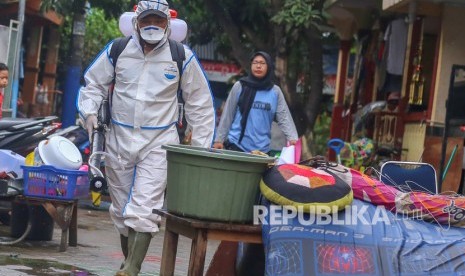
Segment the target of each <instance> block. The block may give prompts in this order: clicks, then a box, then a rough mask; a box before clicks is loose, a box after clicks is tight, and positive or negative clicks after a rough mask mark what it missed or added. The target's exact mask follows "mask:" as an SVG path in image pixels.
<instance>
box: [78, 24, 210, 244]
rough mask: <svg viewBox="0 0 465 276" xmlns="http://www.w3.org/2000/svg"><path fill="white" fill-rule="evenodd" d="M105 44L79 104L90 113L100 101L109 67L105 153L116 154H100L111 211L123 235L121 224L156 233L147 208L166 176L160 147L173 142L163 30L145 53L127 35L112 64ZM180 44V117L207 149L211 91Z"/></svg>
mask: <svg viewBox="0 0 465 276" xmlns="http://www.w3.org/2000/svg"><path fill="white" fill-rule="evenodd" d="M111 46H112V45H111V43H110V44H109V45H107V47H105V49H104V50H103V51H102V52H101V53H100V54H99V55H98V56H97V58H96V60H95V61H94V62H93V63H92V64H91V66H90V67H89V69H88V70H87V71H86V73H85V81H86V86H85V87H83V88H82V89H81V90H80V93H79V96H78V102H77V105H78V110H79V113H80V115H81V116H82V117H83V118H86V117H87V116H89V115H91V114H94V115H95V114H97V111H98V108H99V105H100V102H101V101H102V99H104V98H107V97H108V89H109V87H110V85H111V82H112V80H113V73H114V72H115V74H116V78H115V80H116V82H115V87H114V91H113V95H112V99H111V100H112V105H111V118H112V122H111V125H110V131H109V132H107V134H106V152H107V153H109V154H110V155H112V156H114V157H116V158H115V159H114V158H106V159H105V166H106V168H105V169H106V175H107V179H108V183H109V188H110V189H109V191H110V196H111V200H112V204H111V207H110V215H111V217H112V220H113V222H114V223H115V226H116V228H117V229H118V231H119V232H120V234H122V235H125V236H127V235H128V229H127V227H130V228H133V229H134V230H135V231H136V232H151V233H155V232H158V223H159V221H160V218H159V217H158V216H157V215H154V214H152V210H153V209H160V208H162V205H163V199H164V190H165V187H166V177H167V173H166V169H167V161H166V152H165V150H163V149H162V148H161V145H164V144H177V143H179V138H178V133H177V130H176V125H175V124H176V122H177V120H178V108H177V104H178V101H177V88H178V81H179V79H180V74H179V72H178V67H177V64H176V62H175V61H173V60H172V56H171V52H170V47H169V43H168V41H167V38H166V35H165V37H164V38H163V39H162V40H161V41H160V43H159V44H158V45H157V46H156V47H155V49H154V50H153V51H151V52H150V53H148V54H147V55H144V53H143V50H142V48H141V45H140V43H139V35H138V34H137V33H134V34H133V35H132V39H131V40H130V41H129V43H128V44H127V46H126V48H125V49H124V51H123V52H122V53H121V54H120V56H119V58H118V60H117V64H116V68H115V69H114V68H113V65H112V62H111V61H110V57H109V55H110V49H111ZM184 48H185V53H186V59H185V61H184V64H183V72H182V78H181V88H182V91H183V93H182V96H183V99H184V101H185V105H184V109H185V112H186V120H187V122H188V124H189V125H190V127H191V128H192V145H193V146H200V147H211V145H212V142H213V136H214V128H215V112H214V107H213V96H212V93H211V91H210V88H209V84H208V82H207V80H206V78H205V74H204V72H203V70H202V68H201V66H200V64H199V62H198V60H197V58H196V57H195V56H194V54H193V53H192V51H191V50H190V49H188V48H187V47H184ZM118 159H119V160H120V161H119V162H118V161H116V160H118ZM120 164H122V166H121V165H120Z"/></svg>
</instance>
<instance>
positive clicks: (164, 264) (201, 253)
mask: <svg viewBox="0 0 465 276" xmlns="http://www.w3.org/2000/svg"><path fill="white" fill-rule="evenodd" d="M153 213H154V214H157V215H160V216H162V217H165V218H166V227H165V238H164V241H163V253H162V259H161V268H160V275H161V276H168V275H173V274H174V266H175V260H176V253H177V247H178V238H179V235H183V236H186V237H188V238H190V239H192V246H191V253H190V258H189V268H188V275H189V276H198V275H203V267H204V265H205V254H206V251H207V242H208V240H221V241H235V242H238V241H242V242H247V243H262V228H261V225H251V224H235V223H224V222H212V221H204V220H199V219H192V218H186V217H181V216H177V215H175V214H172V213H169V212H167V211H166V210H153Z"/></svg>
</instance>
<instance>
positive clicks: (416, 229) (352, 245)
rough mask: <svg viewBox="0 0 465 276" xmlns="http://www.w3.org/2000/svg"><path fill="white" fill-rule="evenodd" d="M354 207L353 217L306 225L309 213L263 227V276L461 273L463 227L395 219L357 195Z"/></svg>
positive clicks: (464, 253)
mask: <svg viewBox="0 0 465 276" xmlns="http://www.w3.org/2000/svg"><path fill="white" fill-rule="evenodd" d="M265 206H266V207H267V210H268V211H270V210H271V206H273V205H270V203H269V202H267V201H266V200H265ZM352 206H353V208H352V209H351V211H352V213H354V212H356V210H361V209H364V212H362V214H361V215H359V216H360V217H359V218H357V219H352V218H353V216H346V212H347V213H349V212H348V211H341V212H339V213H338V220H337V221H334V220H333V222H332V223H329V224H327V225H321V224H324V223H320V224H316V223H313V224H310V225H308V224H309V223H306V222H305V221H303V220H306V221H310V220H311V218H310V217H309V215H308V214H305V215H304V217H303V220H302V218H301V219H300V222H299V219H298V218H293V219H291V220H290V221H288V223H282V222H279V221H278V223H276V224H274V225H269V224H268V225H263V242H264V247H265V253H266V269H265V270H266V275H322V276H323V275H324V276H326V275H347V274H349V275H350V274H352V275H465V229H463V228H455V227H450V228H449V227H447V226H446V225H441V226H440V225H439V224H433V223H429V222H425V221H422V220H410V219H405V218H399V217H396V215H395V214H393V213H391V212H389V211H387V212H382V211H381V212H380V210H381V209H379V208H378V210H377V209H376V208H375V206H374V205H372V204H370V203H367V202H363V201H360V200H357V199H354V202H353V204H352ZM268 213H270V212H268ZM348 217H350V219H347V218H348ZM374 218H378V220H373V219H374ZM265 219H266V220H265V221H266V222H267V223H268V222H270V217H269V216H266V217H265ZM315 220H316V218H315ZM322 221H323V220H322ZM365 222H368V223H365ZM373 222H375V223H373ZM387 222H389V223H387Z"/></svg>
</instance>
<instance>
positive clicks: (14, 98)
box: [11, 0, 26, 118]
mask: <svg viewBox="0 0 465 276" xmlns="http://www.w3.org/2000/svg"><path fill="white" fill-rule="evenodd" d="M25 10H26V0H19V7H18V21H19V26H18V36H17V38H16V39H17V45H16V53H15V68H14V74H13V86H12V89H11V117H13V118H16V111H17V102H18V94H19V68H20V66H21V64H20V57H21V46H22V44H23V43H22V42H23V26H24V12H25Z"/></svg>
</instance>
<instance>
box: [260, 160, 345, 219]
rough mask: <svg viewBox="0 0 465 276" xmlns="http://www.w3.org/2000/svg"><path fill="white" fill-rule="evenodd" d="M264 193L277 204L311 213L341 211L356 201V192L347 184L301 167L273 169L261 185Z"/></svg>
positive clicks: (294, 165) (320, 171)
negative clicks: (354, 194) (354, 198)
mask: <svg viewBox="0 0 465 276" xmlns="http://www.w3.org/2000/svg"><path fill="white" fill-rule="evenodd" d="M260 190H261V192H262V194H263V195H264V196H265V197H266V198H267V199H268V200H270V201H271V202H273V203H275V204H279V205H288V206H289V205H290V206H294V207H297V208H303V210H304V212H307V213H321V212H320V211H321V210H322V209H325V210H328V208H321V207H329V208H331V209H330V210H334V209H333V208H336V209H337V210H341V209H344V208H345V206H346V205H350V204H351V203H352V200H353V193H352V188H351V187H350V185H349V184H348V183H347V181H344V180H343V179H341V178H340V177H338V176H337V175H335V174H333V173H331V172H330V171H328V170H324V169H316V168H312V167H308V166H304V165H299V164H284V165H280V166H275V167H273V168H271V169H269V170H268V171H267V172H266V173H265V175H264V176H263V179H262V181H261V182H260ZM319 206H320V208H319ZM323 211H324V210H323Z"/></svg>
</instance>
